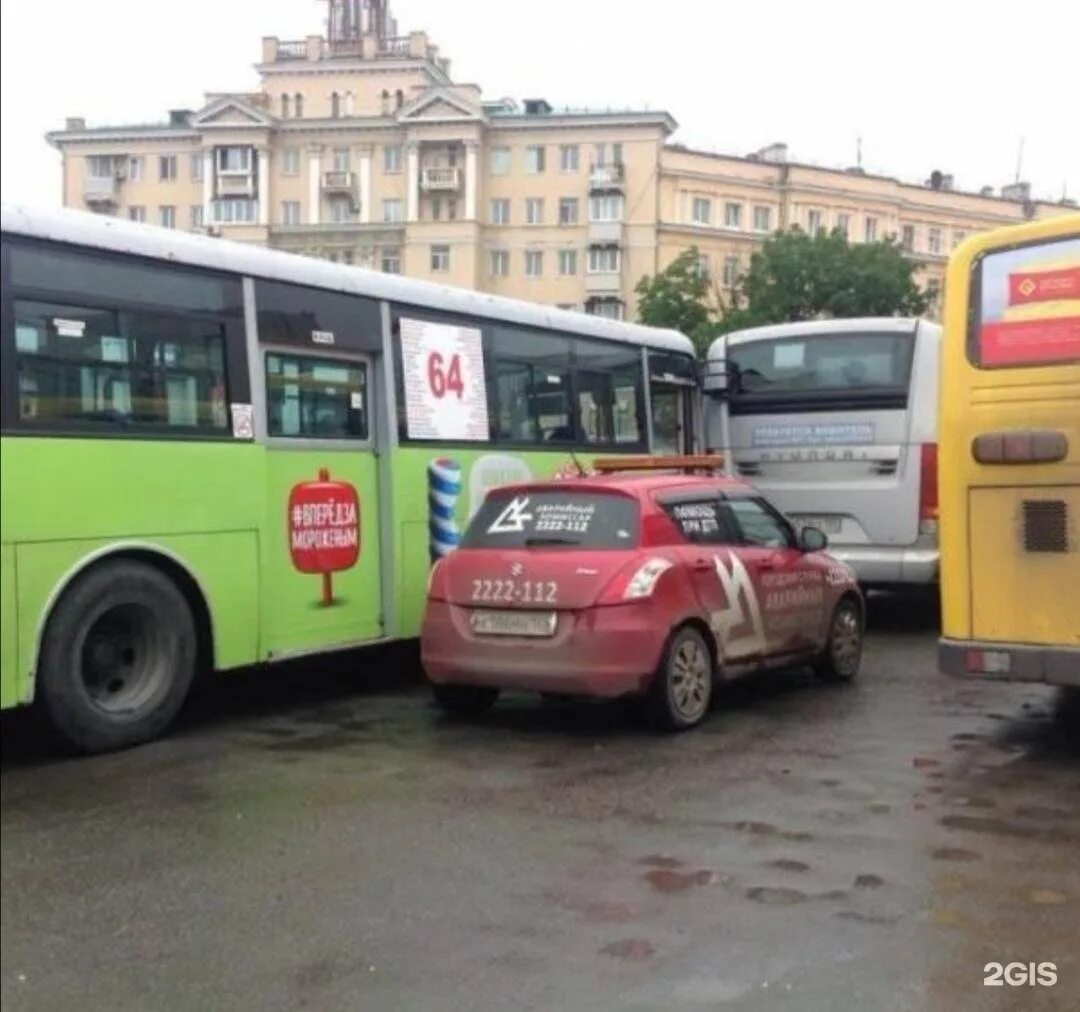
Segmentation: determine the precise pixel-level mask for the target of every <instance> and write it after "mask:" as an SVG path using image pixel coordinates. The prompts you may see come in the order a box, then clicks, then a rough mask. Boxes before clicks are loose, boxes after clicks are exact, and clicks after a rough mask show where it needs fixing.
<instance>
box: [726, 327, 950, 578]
mask: <svg viewBox="0 0 1080 1012" xmlns="http://www.w3.org/2000/svg"><path fill="white" fill-rule="evenodd" d="M940 343H941V328H940V327H939V326H937V324H934V323H930V322H928V321H926V320H917V319H895V318H868V319H850V320H821V321H814V322H812V323H790V324H778V325H775V326H768V327H757V328H754V329H750V330H742V331H736V332H734V333H731V334H727V335H725V336H723V337H720V338H718V339H717V340H716V341H715V342H714V343H713V345H712V347H711V348H710V349H709V355H708V362H707V365H706V378H705V390H706V394H707V400H708V404H707V408H706V412H707V419H706V430H707V431H706V445H707V448H708V449H709V450H710V451H718V452H722V453H724V454H725V456H726V458H727V462H728V463H727V466H728V468H729V469H730V471H731V473H733V474H737V475H739V476H741V477H744V478H746V479H747V480H748V481H751V482H752V483H753V484H755V485H756V486H758V487H759V488H761V489H762V490H763V491H764V492H766V493H767V494H768V495H769V497H770V498H771V499H772V500H773V502H775V503H777V505H779V506H780V508H781V509H783V510H784V511H786V512H787V513H788V515H789V516H791V518H792V519H793V520H794V521H795V522H796V523H803V524H812V525H813V526H815V527H819V528H820V529H821V530H823V531H824V532H825V533H826V534H827V535H828V536H829V544H830V551H831V552H832V553H833V554H834V555H836V556H837V557H838V558H840V559H843V560H844V561H845V562H847V563H849V564H850V565H851V566H853V567H854V569H855V571H856V572H857V573H858V575H859V579H860V580H861V581H862V583H863V584H864V585H866V586H872V587H897V586H911V585H932V584H935V583H936V582H937V578H938V543H937V398H938V369H939V363H938V352H939V347H940Z"/></svg>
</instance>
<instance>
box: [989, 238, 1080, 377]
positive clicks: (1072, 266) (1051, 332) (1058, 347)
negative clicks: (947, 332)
mask: <svg viewBox="0 0 1080 1012" xmlns="http://www.w3.org/2000/svg"><path fill="white" fill-rule="evenodd" d="M979 272H980V273H979V289H978V290H979V306H978V307H977V308H978V326H977V349H976V350H977V356H978V364H979V365H983V366H1008V365H1050V364H1052V363H1055V362H1071V361H1080V239H1063V240H1056V241H1054V242H1047V243H1040V244H1037V245H1031V246H1023V247H1021V248H1020V249H1011V250H1001V251H999V252H994V253H989V254H987V256H985V257H984V258H983V259H982V261H981V263H980V266H979Z"/></svg>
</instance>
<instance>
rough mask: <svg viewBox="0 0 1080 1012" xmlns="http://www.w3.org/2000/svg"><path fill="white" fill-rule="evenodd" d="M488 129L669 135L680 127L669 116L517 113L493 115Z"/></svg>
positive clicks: (597, 113) (599, 113) (611, 113)
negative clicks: (647, 130)
mask: <svg viewBox="0 0 1080 1012" xmlns="http://www.w3.org/2000/svg"><path fill="white" fill-rule="evenodd" d="M488 123H489V126H490V127H491V128H492V129H493V130H547V129H551V128H556V129H566V128H576V127H598V126H599V127H605V126H659V127H663V128H664V129H665V130H666V131H667V132H668V133H672V132H674V131H675V129H676V128H677V127H678V123H677V122H676V121H675V118H674V117H673V116H672V115H671V114H670V113H666V112H660V113H655V112H599V111H597V112H580V113H557V112H556V113H544V114H542V115H529V114H528V113H516V114H514V115H507V114H505V113H496V114H494V115H491V117H490V119H489V121H488Z"/></svg>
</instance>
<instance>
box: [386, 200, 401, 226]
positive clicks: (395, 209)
mask: <svg viewBox="0 0 1080 1012" xmlns="http://www.w3.org/2000/svg"><path fill="white" fill-rule="evenodd" d="M382 220H383V221H385V222H387V223H388V224H396V223H397V222H399V221H401V201H400V199H398V198H397V197H391V198H388V199H386V200H384V201H383V202H382Z"/></svg>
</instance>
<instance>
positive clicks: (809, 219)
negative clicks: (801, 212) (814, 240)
mask: <svg viewBox="0 0 1080 1012" xmlns="http://www.w3.org/2000/svg"><path fill="white" fill-rule="evenodd" d="M806 231H807V232H809V233H810V234H811V235H820V234H821V233H822V232H823V231H825V227H824V224H823V215H822V213H821V212H820V211H807V212H806Z"/></svg>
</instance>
